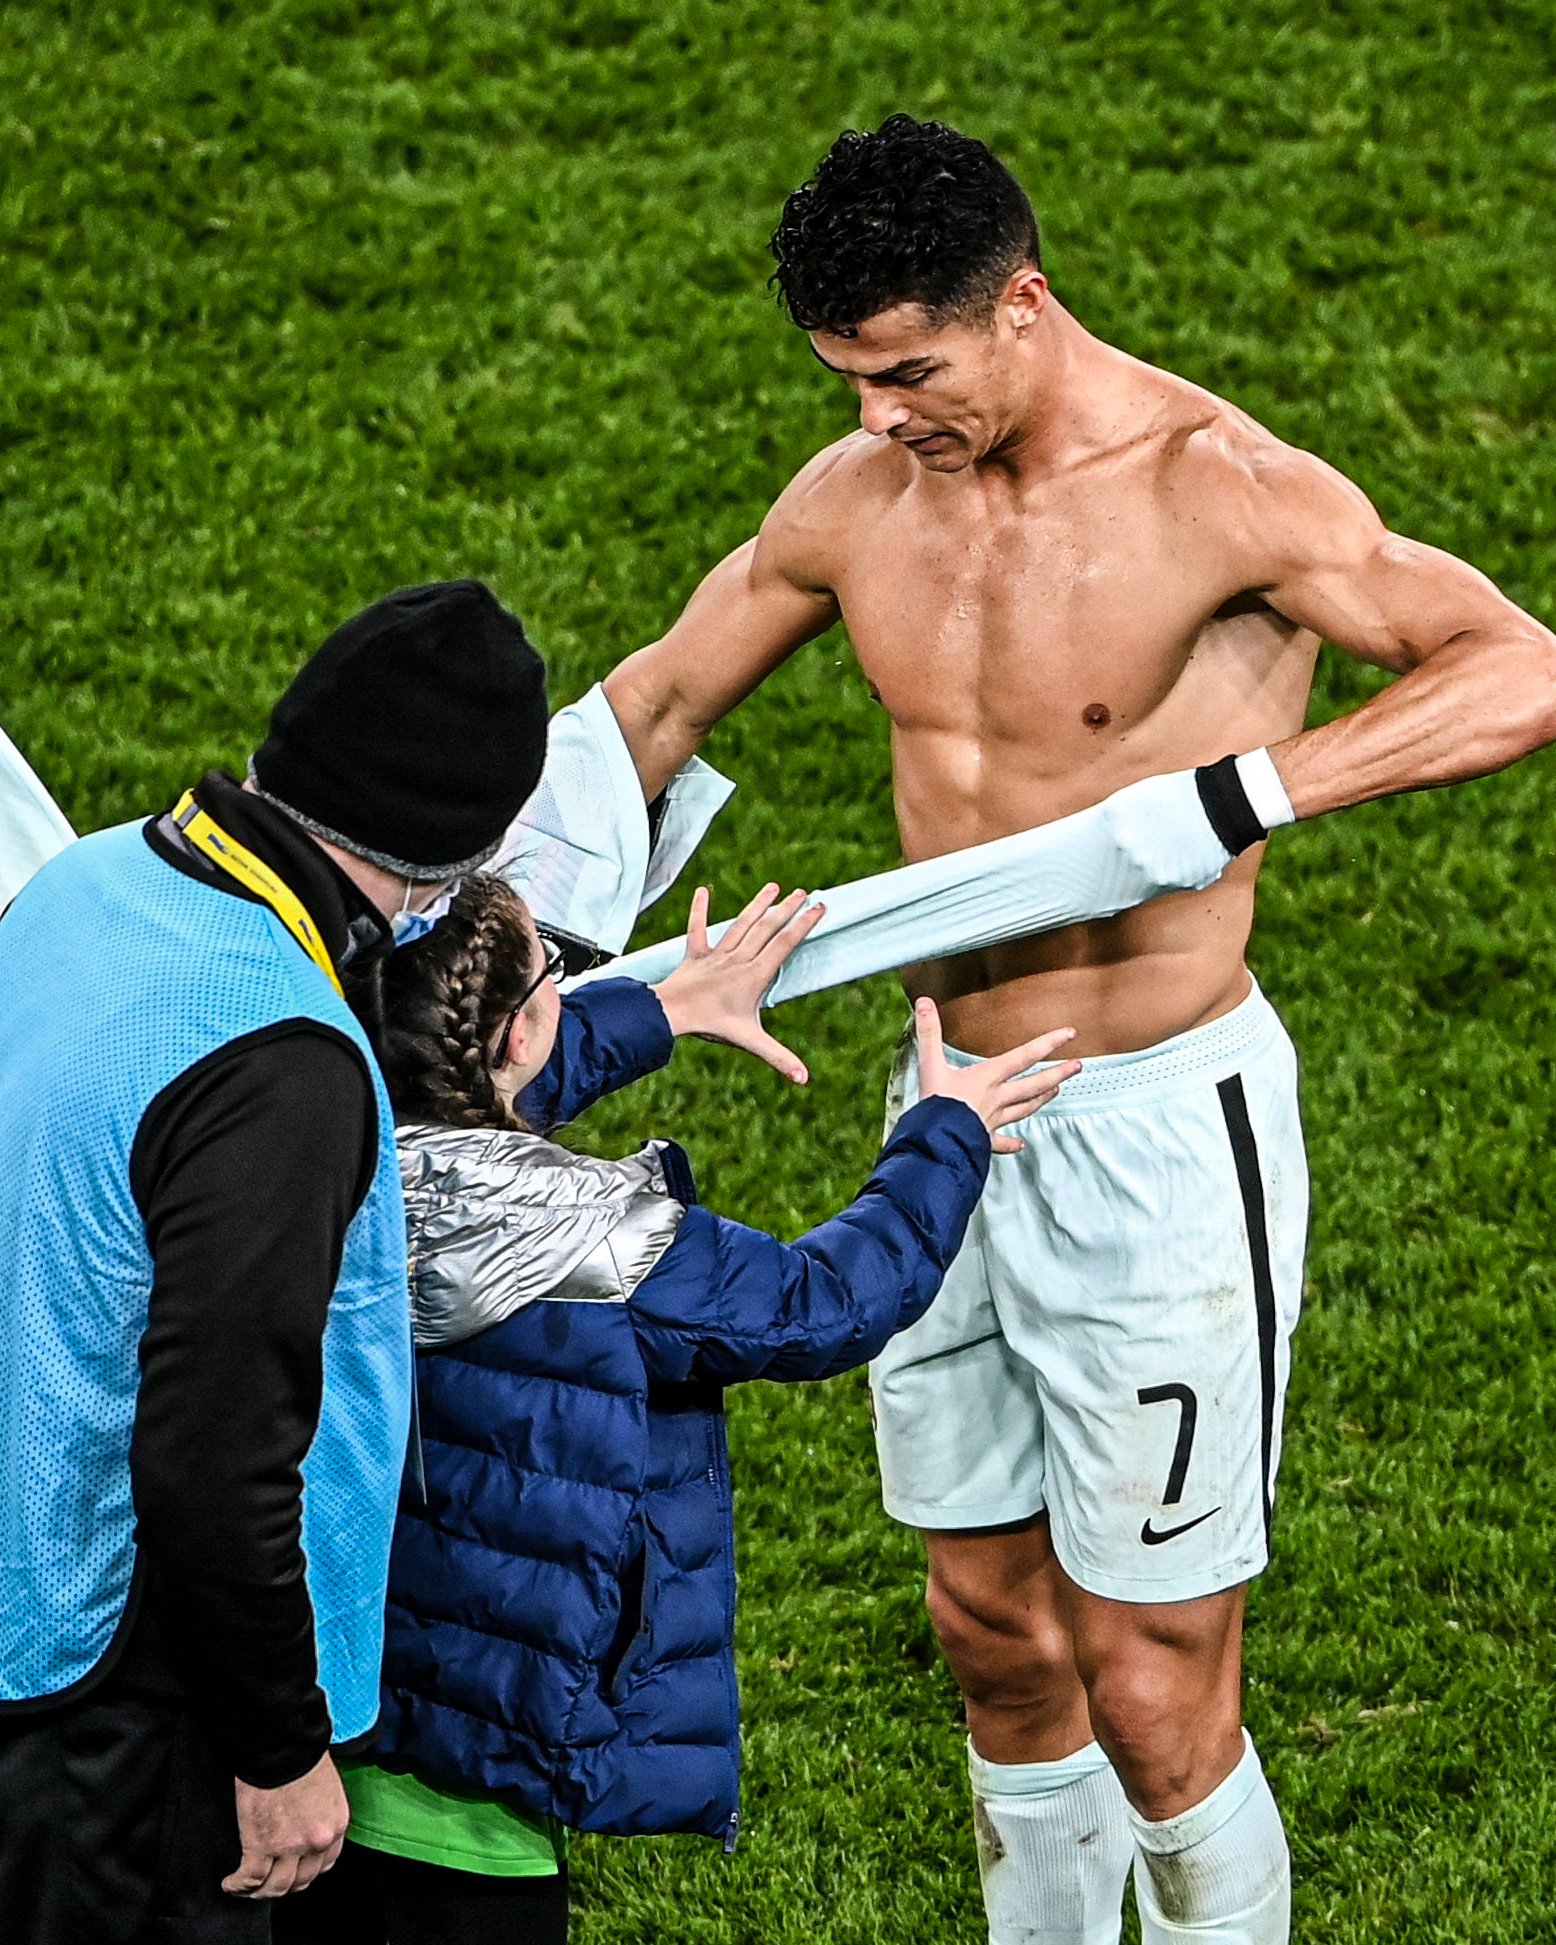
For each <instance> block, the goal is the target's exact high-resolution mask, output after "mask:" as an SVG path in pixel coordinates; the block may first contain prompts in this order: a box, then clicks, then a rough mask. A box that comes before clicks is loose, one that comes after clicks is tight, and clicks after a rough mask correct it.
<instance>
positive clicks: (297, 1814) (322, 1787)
mask: <svg viewBox="0 0 1556 1945" xmlns="http://www.w3.org/2000/svg"><path fill="white" fill-rule="evenodd" d="M236 1788H237V1794H238V1836H239V1838H240V1839H241V1840H242V1844H243V1856H242V1857H241V1859H240V1860H239V1863H238V1868H237V1869H236V1870H235V1871H234V1872H233V1873H232V1875H231V1876H230V1877H224V1878H223V1879H222V1889H223V1890H224V1891H230V1892H232V1894H233V1895H234V1896H235V1897H239V1898H281V1897H285V1895H286V1893H287V1892H288V1891H300V1890H301V1889H302V1888H303V1886H304V1885H305V1884H312V1882H313V1880H314V1879H315V1878H316V1877H317V1876H318V1875H319V1873H320V1871H327V1870H328V1869H329V1868H330V1866H331V1865H332V1864H333V1863H334V1862H335V1860H336V1858H337V1857H339V1856H340V1847H341V1844H342V1842H343V1841H344V1839H345V1835H346V1825H347V1824H348V1823H349V1822H350V1821H351V1812H350V1810H349V1808H348V1807H347V1804H346V1792H345V1791H344V1790H343V1789H342V1788H341V1785H340V1777H339V1776H338V1775H337V1774H336V1770H335V1765H334V1763H333V1762H332V1761H331V1760H330V1758H329V1757H328V1756H327V1755H326V1756H321V1757H320V1758H319V1760H318V1762H316V1763H315V1764H314V1766H313V1768H312V1769H311V1770H309V1772H308V1774H307V1775H306V1776H299V1777H298V1779H297V1781H296V1782H295V1783H283V1784H282V1786H281V1788H280V1789H278V1790H259V1789H256V1788H255V1787H254V1785H253V1784H252V1783H245V1782H243V1781H241V1780H240V1781H239V1782H238V1783H237V1785H236Z"/></svg>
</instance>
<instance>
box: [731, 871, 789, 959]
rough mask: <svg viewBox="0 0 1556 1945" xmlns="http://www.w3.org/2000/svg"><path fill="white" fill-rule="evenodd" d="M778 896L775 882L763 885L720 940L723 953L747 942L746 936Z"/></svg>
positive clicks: (732, 921) (739, 912)
mask: <svg viewBox="0 0 1556 1945" xmlns="http://www.w3.org/2000/svg"><path fill="white" fill-rule="evenodd" d="M777 896H778V886H777V884H776V883H774V882H771V881H770V882H769V883H767V884H765V885H763V887H762V889H761V890H760V891H759V892H758V893H757V894H756V896H755V898H753V899H751V900H750V901H749V902H748V903H747V904H746V905H744V906H743V907H742V908H741V910H740V911H738V912H737V913H736V914H735V916H734V917H733V918H732V919H731V920H730V922H729V930H728V931H727V932H726V933H725V934H724V936H723V938H722V939H720V940H719V949H720V951H722V952H733V951H735V950H736V948H737V947H739V946H741V945H742V944H744V942H745V937H746V934H747V933H748V932H749V931H750V930H751V928H752V926H753V925H755V923H756V922H757V920H758V919H759V918H760V917H761V916H762V914H763V913H764V912H765V911H766V910H767V908H768V906H769V905H771V904H772V902H773V900H774V899H775V898H776V897H777Z"/></svg>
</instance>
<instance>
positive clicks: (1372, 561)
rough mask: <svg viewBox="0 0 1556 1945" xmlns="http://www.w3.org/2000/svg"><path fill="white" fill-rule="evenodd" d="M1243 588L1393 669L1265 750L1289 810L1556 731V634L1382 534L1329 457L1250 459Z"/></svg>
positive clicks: (1443, 780) (1479, 758) (1463, 573)
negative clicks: (1369, 692) (1365, 694)
mask: <svg viewBox="0 0 1556 1945" xmlns="http://www.w3.org/2000/svg"><path fill="white" fill-rule="evenodd" d="M1248 517H1249V523H1250V538H1251V544H1252V546H1253V547H1254V549H1255V550H1257V551H1260V552H1262V553H1263V555H1264V571H1263V572H1261V573H1259V574H1257V575H1256V576H1255V577H1254V581H1253V585H1254V586H1255V588H1256V591H1257V592H1258V593H1260V594H1261V595H1262V596H1263V598H1264V599H1265V600H1266V601H1267V602H1268V603H1269V604H1270V606H1271V607H1273V608H1275V609H1276V610H1277V611H1278V612H1279V613H1281V614H1283V615H1286V616H1287V617H1288V618H1289V619H1291V620H1292V621H1295V622H1298V623H1300V624H1301V625H1302V626H1304V627H1306V628H1311V629H1312V630H1314V631H1315V632H1316V633H1317V634H1319V635H1322V636H1324V637H1325V638H1326V639H1327V640H1329V641H1331V642H1333V643H1334V644H1335V645H1336V646H1337V647H1339V648H1343V649H1345V650H1347V651H1348V652H1349V653H1351V654H1353V655H1356V656H1359V657H1360V658H1361V659H1363V660H1364V661H1368V662H1372V663H1374V664H1376V665H1377V666H1378V667H1380V668H1385V669H1389V670H1392V671H1393V672H1394V673H1395V674H1396V675H1397V676H1398V677H1399V678H1400V679H1399V680H1398V681H1397V682H1394V683H1392V684H1390V686H1389V687H1388V688H1386V689H1385V690H1383V691H1382V692H1381V693H1380V694H1379V695H1377V696H1375V697H1373V699H1372V700H1371V701H1370V702H1367V703H1365V704H1363V706H1362V707H1361V708H1360V709H1358V710H1356V711H1354V712H1353V713H1352V714H1351V715H1349V716H1344V717H1341V718H1340V719H1339V720H1338V721H1336V722H1332V723H1326V724H1324V725H1322V726H1321V727H1320V728H1317V729H1311V730H1306V731H1304V732H1302V733H1301V734H1300V735H1298V736H1295V737H1292V738H1290V739H1289V740H1288V741H1286V742H1284V743H1280V744H1277V745H1276V746H1275V747H1274V749H1273V750H1272V752H1271V754H1272V755H1273V757H1274V759H1275V765H1276V768H1277V770H1278V771H1279V773H1280V777H1281V781H1282V782H1283V783H1284V785H1285V787H1286V791H1287V794H1288V796H1289V797H1290V798H1291V803H1292V808H1293V809H1294V810H1295V812H1296V814H1297V816H1298V817H1299V818H1301V817H1315V816H1318V815H1319V814H1320V813H1322V812H1324V811H1329V810H1338V809H1341V808H1343V807H1344V806H1345V805H1348V804H1359V803H1365V802H1367V801H1368V800H1369V799H1371V798H1374V797H1387V796H1392V795H1393V794H1394V793H1395V792H1398V791H1403V790H1425V789H1432V788H1435V787H1437V786H1439V785H1442V784H1450V783H1461V782H1464V781H1465V780H1467V779H1468V778H1471V777H1479V776H1485V775H1487V774H1489V773H1490V772H1491V771H1494V770H1500V769H1504V768H1505V767H1506V766H1507V765H1508V764H1510V763H1515V762H1516V761H1517V760H1518V759H1519V758H1520V757H1523V756H1527V755H1529V754H1530V753H1531V752H1532V751H1534V750H1537V749H1541V748H1543V747H1544V746H1545V745H1546V744H1547V743H1550V742H1552V741H1553V740H1556V636H1553V635H1552V634H1551V632H1550V630H1549V629H1547V628H1545V627H1542V626H1541V624H1540V623H1539V622H1538V621H1536V620H1535V619H1534V618H1533V617H1532V616H1531V615H1528V614H1525V613H1524V612H1523V610H1522V609H1521V608H1518V607H1517V606H1515V605H1514V603H1513V602H1511V601H1509V600H1508V598H1507V597H1506V596H1505V595H1504V594H1503V593H1502V592H1501V591H1500V590H1499V589H1498V588H1497V587H1496V586H1495V585H1494V584H1493V583H1492V582H1491V581H1489V580H1488V579H1487V578H1486V576H1485V575H1484V574H1481V573H1480V572H1478V571H1477V570H1476V569H1475V568H1473V567H1471V566H1469V564H1468V563H1467V562H1465V561H1462V560H1459V559H1457V558H1456V557H1455V556H1454V555H1452V554H1446V553H1443V552H1442V551H1441V550H1440V549H1438V548H1436V547H1428V546H1425V545H1423V544H1422V543H1421V542H1420V541H1415V540H1407V539H1405V538H1404V537H1403V536H1402V535H1399V534H1395V533H1391V532H1389V530H1388V529H1387V528H1386V527H1385V526H1384V525H1383V523H1382V521H1381V520H1380V519H1379V518H1378V515H1377V513H1376V512H1375V511H1374V509H1373V508H1372V506H1371V505H1370V503H1369V502H1368V500H1367V498H1366V496H1365V495H1364V494H1363V493H1362V492H1361V491H1360V489H1359V488H1357V487H1355V486H1353V485H1352V484H1351V483H1350V482H1349V481H1348V480H1345V479H1344V478H1342V477H1341V475H1340V474H1338V473H1336V472H1335V471H1334V470H1333V469H1332V468H1331V467H1328V466H1326V465H1324V464H1323V462H1322V461H1320V460H1317V459H1315V458H1313V457H1312V456H1311V455H1310V454H1307V453H1300V452H1296V451H1294V450H1292V449H1291V448H1289V447H1275V448H1273V450H1272V451H1271V453H1270V454H1269V455H1267V456H1266V457H1264V458H1263V459H1262V460H1261V462H1260V463H1259V464H1258V465H1257V466H1256V467H1255V468H1254V470H1253V475H1252V485H1251V489H1250V495H1249V501H1248Z"/></svg>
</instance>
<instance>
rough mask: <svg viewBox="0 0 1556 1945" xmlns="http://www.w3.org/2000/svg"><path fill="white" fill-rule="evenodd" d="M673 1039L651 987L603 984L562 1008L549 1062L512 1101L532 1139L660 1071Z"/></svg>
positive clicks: (632, 981) (629, 983) (671, 1050)
mask: <svg viewBox="0 0 1556 1945" xmlns="http://www.w3.org/2000/svg"><path fill="white" fill-rule="evenodd" d="M674 1052H675V1035H674V1034H673V1033H671V1031H670V1022H669V1021H668V1020H667V1019H666V1018H665V1010H664V1008H663V1007H662V1006H661V1005H660V1004H659V998H658V995H657V994H656V993H655V992H654V991H653V989H652V988H651V987H648V986H645V985H643V984H642V982H641V981H640V980H636V979H602V980H598V981H596V982H595V984H593V985H592V986H584V987H580V988H579V989H578V991H577V992H574V993H569V994H568V996H567V998H566V999H564V1000H563V1002H562V1019H561V1024H560V1026H559V1027H558V1028H557V1037H556V1046H555V1047H554V1048H553V1049H552V1052H551V1058H550V1060H548V1061H547V1062H546V1064H545V1066H544V1067H543V1068H542V1069H541V1071H540V1072H539V1074H537V1075H536V1076H535V1078H534V1080H532V1081H531V1082H530V1084H529V1086H528V1087H526V1088H525V1090H524V1092H523V1093H522V1094H521V1095H520V1096H519V1113H520V1114H521V1115H522V1116H523V1118H524V1123H525V1126H526V1127H528V1128H532V1129H533V1130H534V1131H535V1133H536V1134H545V1133H546V1132H547V1131H548V1130H549V1129H552V1128H559V1127H561V1125H562V1124H563V1122H566V1121H576V1120H577V1118H578V1116H579V1115H580V1114H582V1113H583V1111H584V1109H585V1108H591V1107H593V1106H594V1104H595V1102H596V1101H598V1100H599V1099H600V1097H601V1095H603V1094H614V1093H615V1092H616V1090H617V1088H619V1087H626V1086H628V1085H629V1084H630V1083H631V1082H632V1081H638V1080H641V1079H642V1078H643V1076H644V1075H645V1074H652V1073H654V1072H655V1071H656V1070H657V1069H658V1068H660V1067H663V1066H664V1065H665V1063H666V1062H667V1061H668V1060H669V1058H670V1056H671V1054H673V1053H674Z"/></svg>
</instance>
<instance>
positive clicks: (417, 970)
mask: <svg viewBox="0 0 1556 1945" xmlns="http://www.w3.org/2000/svg"><path fill="white" fill-rule="evenodd" d="M538 970H539V967H538V966H537V965H536V964H535V950H534V943H533V939H532V937H531V935H530V934H529V933H528V932H526V930H525V929H524V906H523V903H522V901H521V900H520V898H519V896H518V894H517V892H515V891H514V890H513V889H512V888H511V887H510V886H509V885H507V884H505V883H504V882H503V880H502V879H501V878H496V877H493V876H492V875H491V874H490V873H489V872H484V871H479V872H476V873H474V874H473V875H472V876H470V877H468V878H467V879H466V880H465V882H464V883H463V884H462V885H461V886H460V888H459V890H458V892H457V893H456V894H455V897H454V902H453V904H452V905H451V906H450V907H449V910H448V912H447V914H446V915H445V916H444V917H443V918H441V919H440V920H439V921H438V923H437V924H436V925H435V926H434V927H433V928H432V930H431V931H430V932H429V933H428V934H427V936H426V937H425V938H424V939H418V940H417V941H416V943H415V944H414V945H408V946H401V947H400V949H399V950H398V951H397V952H391V953H390V955H389V957H388V958H387V959H386V960H384V961H383V968H382V972H381V974H380V987H379V994H378V1018H377V1021H376V1027H377V1031H376V1032H374V1034H373V1040H374V1044H375V1049H376V1051H377V1054H378V1058H379V1064H380V1066H381V1067H382V1069H383V1074H384V1079H385V1081H386V1082H387V1083H388V1087H389V1099H390V1101H391V1102H392V1104H393V1106H394V1111H395V1118H396V1119H397V1120H399V1121H437V1122H442V1123H444V1124H445V1125H446V1126H450V1127H455V1128H511V1127H515V1126H517V1125H518V1123H517V1122H516V1121H515V1119H514V1117H513V1116H512V1115H510V1114H509V1113H508V1111H507V1109H506V1108H505V1107H504V1106H503V1104H502V1101H501V1100H500V1099H499V1097H498V1094H497V1090H496V1089H495V1088H494V1087H493V1086H492V1076H491V1072H490V1070H489V1068H488V1067H487V1051H488V1049H489V1048H490V1047H491V1044H492V1041H493V1040H494V1038H495V1037H496V1035H497V1032H498V1030H499V1029H500V1028H501V1026H502V1023H503V1020H504V1019H505V1017H506V1016H507V1015H508V1014H509V1013H510V1012H511V1011H512V1009H513V1008H514V1007H515V1006H516V1005H517V1004H518V1001H519V996H520V995H521V994H522V993H523V991H524V989H525V987H526V986H528V985H529V983H530V981H531V980H532V979H533V978H534V977H535V974H536V972H537V971H538Z"/></svg>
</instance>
